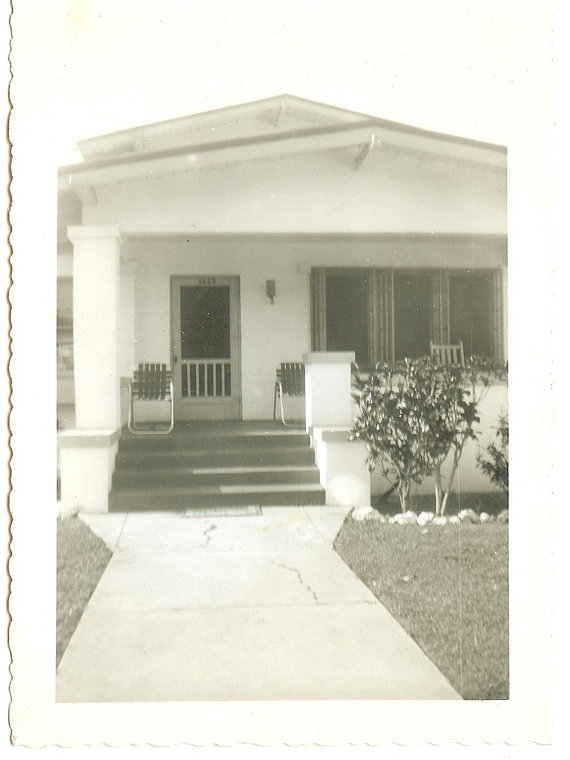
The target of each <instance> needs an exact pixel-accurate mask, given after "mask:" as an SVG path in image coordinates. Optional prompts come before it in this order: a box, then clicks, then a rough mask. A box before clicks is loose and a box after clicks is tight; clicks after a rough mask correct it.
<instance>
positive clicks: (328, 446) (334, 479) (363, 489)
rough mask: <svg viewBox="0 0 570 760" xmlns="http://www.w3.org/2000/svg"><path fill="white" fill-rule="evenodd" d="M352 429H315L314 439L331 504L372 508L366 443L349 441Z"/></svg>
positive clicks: (319, 466) (321, 475) (317, 457)
mask: <svg viewBox="0 0 570 760" xmlns="http://www.w3.org/2000/svg"><path fill="white" fill-rule="evenodd" d="M349 432H350V428H342V429H338V428H337V429H334V430H330V429H329V430H327V429H324V428H312V430H311V442H312V446H313V448H314V450H315V459H316V463H317V466H318V468H319V473H320V480H321V485H322V486H323V488H324V489H325V492H326V504H327V505H328V506H341V507H369V506H370V473H369V471H368V466H367V464H366V458H367V455H366V444H365V443H363V442H362V441H349V440H348V434H349Z"/></svg>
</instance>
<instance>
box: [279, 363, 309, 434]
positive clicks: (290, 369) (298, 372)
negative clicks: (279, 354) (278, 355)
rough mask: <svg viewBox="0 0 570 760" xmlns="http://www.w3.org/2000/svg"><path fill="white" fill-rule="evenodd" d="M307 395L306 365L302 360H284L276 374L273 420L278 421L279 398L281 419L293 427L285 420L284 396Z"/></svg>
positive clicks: (286, 424)
mask: <svg viewBox="0 0 570 760" xmlns="http://www.w3.org/2000/svg"><path fill="white" fill-rule="evenodd" d="M304 395H305V365H304V364H301V363H300V362H283V363H282V364H281V366H280V367H279V368H278V369H277V371H276V375H275V393H274V395H273V421H274V422H277V419H276V409H277V399H278V398H279V404H280V407H281V421H282V423H283V424H284V425H285V427H293V426H292V425H289V424H288V423H287V422H285V412H284V409H283V397H284V396H289V397H295V396H296V397H303V396H304Z"/></svg>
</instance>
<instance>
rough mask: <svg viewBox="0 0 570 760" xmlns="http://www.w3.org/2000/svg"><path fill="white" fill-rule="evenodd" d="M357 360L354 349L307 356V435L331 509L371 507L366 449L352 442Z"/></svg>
mask: <svg viewBox="0 0 570 760" xmlns="http://www.w3.org/2000/svg"><path fill="white" fill-rule="evenodd" d="M354 358H355V356H354V351H317V352H314V353H310V354H305V355H304V356H303V363H304V365H305V408H306V418H307V431H308V432H309V433H310V435H311V445H312V447H313V448H314V450H315V459H316V463H317V466H318V468H319V477H320V481H321V485H322V486H323V488H324V489H325V493H326V503H327V504H328V505H331V506H332V505H339V506H347V507H349V506H352V507H357V506H368V505H369V504H370V473H369V472H368V467H367V465H366V446H365V444H364V443H362V442H361V441H349V440H348V434H349V432H350V429H351V428H352V425H353V423H354V405H353V400H352V364H353V362H354Z"/></svg>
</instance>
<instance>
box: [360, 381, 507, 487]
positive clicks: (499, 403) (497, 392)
mask: <svg viewBox="0 0 570 760" xmlns="http://www.w3.org/2000/svg"><path fill="white" fill-rule="evenodd" d="M507 411H508V388H507V385H506V384H505V383H501V384H498V385H493V386H491V387H490V388H489V390H488V393H487V395H486V396H485V398H484V399H483V401H482V402H481V404H480V406H479V412H480V417H481V421H480V422H479V424H478V425H477V428H476V429H477V430H478V432H479V438H478V440H477V441H469V442H468V443H467V444H466V446H465V449H464V450H463V456H462V457H461V461H460V463H459V469H458V475H457V477H456V480H455V484H454V489H455V490H457V489H458V490H459V491H460V492H463V493H485V492H487V491H492V490H495V487H494V486H493V485H492V484H491V482H490V480H489V478H488V477H487V476H486V475H484V474H483V473H482V472H481V470H480V469H479V468H478V467H477V454H478V453H479V451H480V450H481V449H485V448H486V447H487V445H488V444H489V443H490V442H491V441H492V440H493V439H494V438H495V430H494V428H496V426H497V422H498V418H499V415H500V414H505V413H506V412H507ZM450 469H451V460H450V458H448V459H447V460H446V462H445V464H444V466H443V476H444V478H445V480H444V485H445V484H446V483H447V478H448V477H449V473H450ZM389 488H390V483H389V482H388V481H387V480H386V478H385V477H384V476H383V475H382V473H381V472H380V470H379V469H377V470H375V471H374V472H373V473H372V475H371V491H372V495H373V496H379V495H381V494H383V493H385V491H387V490H388V489H389ZM431 493H434V482H433V478H431V477H428V478H425V480H424V481H423V482H422V483H421V484H419V485H418V484H414V485H413V486H412V495H414V494H431Z"/></svg>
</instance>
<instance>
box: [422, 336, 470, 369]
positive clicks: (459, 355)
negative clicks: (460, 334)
mask: <svg viewBox="0 0 570 760" xmlns="http://www.w3.org/2000/svg"><path fill="white" fill-rule="evenodd" d="M429 352H430V356H431V358H432V360H433V361H434V362H435V363H436V364H441V365H454V366H459V367H464V366H465V357H464V355H463V341H462V340H460V341H459V343H447V344H443V343H434V342H433V341H431V340H430V342H429Z"/></svg>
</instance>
